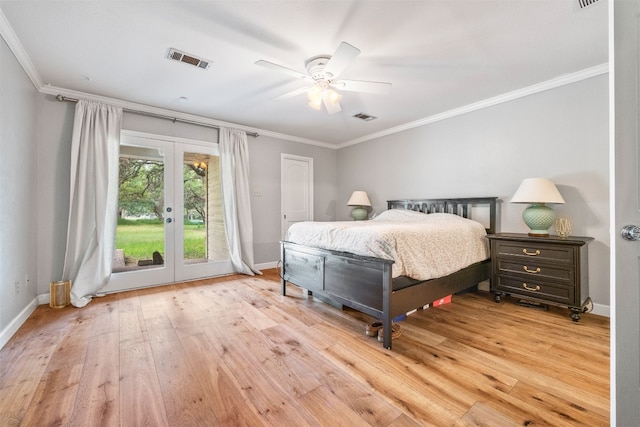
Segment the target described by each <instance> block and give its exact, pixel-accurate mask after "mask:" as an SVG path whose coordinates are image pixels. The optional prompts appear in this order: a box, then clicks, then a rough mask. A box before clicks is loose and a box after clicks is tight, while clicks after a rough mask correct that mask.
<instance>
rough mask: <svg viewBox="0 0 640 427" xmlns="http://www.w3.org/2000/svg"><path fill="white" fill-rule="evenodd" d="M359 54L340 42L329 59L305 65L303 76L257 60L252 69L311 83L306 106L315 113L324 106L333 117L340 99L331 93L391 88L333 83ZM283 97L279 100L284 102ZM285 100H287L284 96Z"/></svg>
mask: <svg viewBox="0 0 640 427" xmlns="http://www.w3.org/2000/svg"><path fill="white" fill-rule="evenodd" d="M359 54H360V49H358V48H356V47H354V46H352V45H350V44H349V43H346V42H342V43H340V46H338V49H337V50H336V52H335V53H334V54H333V56H331V55H317V56H314V57H311V58H309V59H307V60H306V61H305V67H306V70H307V73H306V74H305V73H301V72H298V71H296V70H292V69H290V68H287V67H283V66H281V65H278V64H274V63H273V62H269V61H265V60H259V61H256V65H260V66H262V67H266V68H271V69H272V70H276V71H279V72H282V73H285V74H288V75H291V76H294V77H296V78H299V79H302V80H305V81H308V82H312V83H313V86H311V87H310V88H309V90H308V91H307V97H308V98H309V106H310V107H311V108H313V109H315V110H321V109H322V105H324V107H325V109H326V110H327V113H329V114H335V113H338V112H340V111H342V107H341V106H340V100H341V99H342V95H340V94H339V93H338V92H336V90H334V89H340V90H346V91H353V92H365V93H377V94H384V93H387V92H388V91H389V89H390V88H391V83H383V82H368V81H362V80H337V78H338V76H339V75H340V74H341V73H342V72H343V71H344V70H345V69H346V68H347V67H348V66H349V64H351V62H352V61H353V60H354V59H355V58H356V57H357V56H358V55H359ZM299 93H301V91H300V90H296V91H294V92H292V94H293V95H297V94H299ZM284 97H285V96H282V98H284ZM286 97H288V96H286Z"/></svg>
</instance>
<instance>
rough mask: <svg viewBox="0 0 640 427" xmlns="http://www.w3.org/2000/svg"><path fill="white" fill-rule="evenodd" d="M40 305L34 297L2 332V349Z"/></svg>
mask: <svg viewBox="0 0 640 427" xmlns="http://www.w3.org/2000/svg"><path fill="white" fill-rule="evenodd" d="M37 306H38V299H37V298H34V299H33V300H31V302H30V303H29V304H27V306H26V307H25V308H24V309H23V310H22V311H21V312H20V313H19V314H18V315H17V316H16V317H15V318H14V319H13V320H12V321H11V322H10V323H9V324H8V325H7V327H6V328H4V329H3V330H2V332H0V349H2V348H3V347H4V345H5V344H6V343H7V342H9V340H10V339H11V337H12V336H13V334H15V333H16V332H17V331H18V329H20V326H22V324H23V323H24V322H25V321H26V320H27V319H28V318H29V316H31V314H32V313H33V312H34V311H35V310H36V307H37Z"/></svg>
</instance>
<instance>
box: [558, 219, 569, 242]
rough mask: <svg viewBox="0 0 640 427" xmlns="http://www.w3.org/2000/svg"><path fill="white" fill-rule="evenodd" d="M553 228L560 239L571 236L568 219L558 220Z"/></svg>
mask: <svg viewBox="0 0 640 427" xmlns="http://www.w3.org/2000/svg"><path fill="white" fill-rule="evenodd" d="M555 227H556V234H557V235H558V236H560V237H569V234H571V221H569V218H558V219H557V220H556V224H555Z"/></svg>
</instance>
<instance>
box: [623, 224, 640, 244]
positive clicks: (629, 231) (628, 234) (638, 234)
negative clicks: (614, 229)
mask: <svg viewBox="0 0 640 427" xmlns="http://www.w3.org/2000/svg"><path fill="white" fill-rule="evenodd" d="M620 235H621V236H622V238H623V239H625V240H630V241H635V240H640V227H638V226H637V225H625V226H624V227H622V230H620Z"/></svg>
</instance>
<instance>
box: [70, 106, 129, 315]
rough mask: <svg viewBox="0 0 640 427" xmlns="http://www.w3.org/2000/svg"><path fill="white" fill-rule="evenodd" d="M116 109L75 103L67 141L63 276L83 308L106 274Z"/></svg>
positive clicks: (112, 227)
mask: <svg viewBox="0 0 640 427" xmlns="http://www.w3.org/2000/svg"><path fill="white" fill-rule="evenodd" d="M121 123H122V109H121V108H116V107H112V106H110V105H105V104H100V103H97V102H91V101H78V103H77V104H76V111H75V118H74V123H73V136H72V141H71V191H70V198H69V223H68V229H67V249H66V253H65V259H64V269H63V273H62V277H63V280H71V283H72V286H71V304H73V305H74V306H76V307H84V306H85V305H87V304H88V303H89V302H90V301H91V298H92V297H93V296H95V295H96V294H97V293H98V291H99V290H100V289H102V287H103V286H105V285H106V284H107V282H108V281H109V278H110V277H111V265H112V262H113V250H114V247H115V236H116V226H117V211H118V164H119V153H120V127H121Z"/></svg>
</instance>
